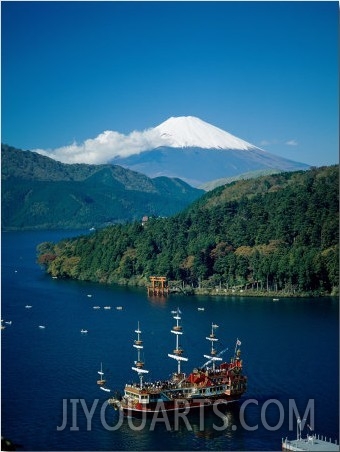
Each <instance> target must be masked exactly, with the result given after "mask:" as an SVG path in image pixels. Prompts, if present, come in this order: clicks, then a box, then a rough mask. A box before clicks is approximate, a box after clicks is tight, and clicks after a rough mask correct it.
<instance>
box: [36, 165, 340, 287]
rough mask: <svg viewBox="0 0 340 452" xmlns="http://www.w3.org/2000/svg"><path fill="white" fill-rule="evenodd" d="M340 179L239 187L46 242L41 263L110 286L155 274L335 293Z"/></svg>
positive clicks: (198, 282) (288, 178)
mask: <svg viewBox="0 0 340 452" xmlns="http://www.w3.org/2000/svg"><path fill="white" fill-rule="evenodd" d="M338 179H339V177H338V166H332V167H324V168H318V169H311V170H309V171H306V172H303V171H301V172H300V171H299V172H295V173H283V174H278V175H271V176H265V177H261V178H258V179H255V180H252V181H238V182H234V183H232V184H229V185H227V186H224V187H219V188H217V189H215V190H214V191H212V192H209V193H208V194H206V195H205V196H203V197H202V198H201V199H199V200H198V201H196V202H195V203H194V204H192V205H191V206H190V208H188V209H186V210H185V211H183V212H181V213H180V214H177V215H176V216H173V217H172V218H168V219H156V218H154V219H152V218H151V219H150V220H149V221H148V222H147V223H146V224H145V225H144V226H142V225H141V224H140V223H133V224H129V225H125V226H123V225H118V226H112V227H108V228H105V229H102V230H100V231H97V232H96V233H94V234H92V235H90V236H83V237H78V238H75V239H72V240H64V241H62V242H60V243H57V244H53V243H43V244H41V245H40V246H39V262H40V263H41V264H43V265H45V266H46V268H47V271H48V272H49V273H51V274H52V275H53V276H59V277H70V278H77V279H81V280H91V281H100V282H103V283H124V282H125V283H136V284H137V283H146V281H147V278H148V277H149V276H150V275H154V274H155V275H165V276H167V277H168V279H170V280H176V281H181V282H182V283H185V284H188V285H190V286H192V287H197V286H200V287H204V286H205V287H215V286H219V287H225V288H231V287H243V288H250V287H252V288H253V289H254V288H257V289H259V288H260V289H261V290H269V289H270V290H277V291H280V290H281V291H286V292H287V293H302V292H304V293H310V294H311V293H314V294H329V293H336V292H337V288H338V277H339V275H338V253H339V247H338V186H339V183H338Z"/></svg>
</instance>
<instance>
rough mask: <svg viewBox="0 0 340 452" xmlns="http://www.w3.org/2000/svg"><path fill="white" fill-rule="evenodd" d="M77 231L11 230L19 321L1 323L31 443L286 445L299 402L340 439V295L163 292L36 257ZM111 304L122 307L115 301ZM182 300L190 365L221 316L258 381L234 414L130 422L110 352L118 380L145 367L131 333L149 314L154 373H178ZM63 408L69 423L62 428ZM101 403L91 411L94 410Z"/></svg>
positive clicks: (7, 249)
mask: <svg viewBox="0 0 340 452" xmlns="http://www.w3.org/2000/svg"><path fill="white" fill-rule="evenodd" d="M74 234H75V233H74V232H73V233H72V232H65V231H44V232H41V231H40V232H37V231H34V232H6V233H2V313H1V318H2V319H3V320H4V322H6V321H12V324H11V325H9V324H6V323H4V325H5V326H6V328H5V329H4V330H2V332H1V349H2V354H1V359H2V361H1V371H2V416H1V422H2V435H4V436H5V437H7V438H10V439H11V440H12V441H13V442H15V443H17V444H20V445H21V446H22V448H21V450H34V451H40V450H45V451H48V450H55V451H57V450H68V451H71V450H75V451H82V450H103V451H106V450H245V451H251V450H281V438H283V437H286V436H288V437H289V438H295V437H296V413H297V412H298V414H300V415H301V417H303V416H304V414H305V413H306V414H307V417H308V419H307V422H308V423H314V427H315V431H316V433H320V434H322V435H326V436H327V438H328V437H331V438H333V440H334V439H339V427H338V425H339V312H338V307H339V306H338V300H337V299H335V298H324V299H280V300H279V301H276V302H274V301H273V300H272V299H271V298H246V297H244V298H237V297H227V298H223V297H216V298H215V297H185V296H180V295H171V296H169V297H168V298H167V299H166V300H161V299H157V298H155V299H149V298H148V297H147V294H146V291H145V290H144V289H131V288H123V287H116V286H104V285H100V284H92V283H84V282H78V281H64V280H55V279H51V278H50V277H49V276H47V275H46V274H45V273H44V272H43V271H42V270H41V269H40V268H39V266H38V265H37V264H36V251H35V248H36V246H37V244H38V243H40V242H42V241H46V240H58V239H60V238H62V237H65V236H71V235H74ZM88 295H91V297H89V296H88ZM26 305H31V306H32V308H31V309H26V308H25V306H26ZM95 305H98V306H101V309H99V310H94V309H93V306H95ZM108 305H110V306H112V309H111V310H104V309H103V307H104V306H108ZM116 306H122V307H123V309H122V310H120V311H119V310H116V309H115V307H116ZM177 306H179V307H180V309H181V311H182V318H183V321H182V325H183V330H184V335H183V341H182V345H183V348H184V349H185V354H186V356H188V357H189V361H188V363H184V365H183V370H184V371H185V372H189V371H190V370H191V369H192V368H194V367H197V366H200V365H202V364H203V363H204V362H205V358H204V357H203V354H206V353H207V352H208V350H209V344H208V342H207V341H206V340H205V337H206V335H207V334H208V333H209V330H210V326H211V323H212V322H215V323H217V324H218V325H219V329H218V336H219V338H220V347H221V349H222V348H226V347H229V349H228V351H227V352H226V353H225V355H224V356H225V358H228V359H229V357H230V356H231V355H232V354H233V349H234V345H235V341H236V339H237V338H239V339H240V340H241V341H242V347H241V348H242V358H243V362H244V370H245V373H246V374H247V376H248V392H247V393H246V394H245V395H244V396H243V399H242V400H241V401H240V402H239V403H237V404H234V405H230V407H228V408H227V409H226V411H225V413H224V414H223V417H222V415H219V413H217V414H214V413H205V416H204V418H201V417H200V416H199V415H198V414H195V415H191V416H189V417H188V423H186V422H185V420H184V419H180V420H179V422H178V425H175V424H174V422H173V421H172V420H171V421H169V423H167V422H166V421H165V420H163V421H157V422H154V424H153V425H151V421H148V422H147V423H146V424H145V426H144V427H143V425H140V424H139V423H138V422H137V421H134V420H131V419H130V420H129V419H124V420H123V421H122V422H121V420H120V418H119V414H118V412H116V411H114V410H113V409H112V408H110V407H106V405H105V401H106V400H107V398H108V396H109V394H107V393H105V392H103V391H100V390H99V388H98V386H97V384H96V380H97V379H98V378H97V377H98V374H97V371H98V370H99V368H100V363H101V362H102V363H103V370H104V372H105V378H106V379H107V382H108V383H107V385H108V387H109V388H111V390H112V391H114V390H119V391H122V389H123V387H124V384H125V383H126V382H131V381H132V380H133V379H135V375H133V371H132V370H131V366H132V365H133V361H134V360H135V358H136V356H135V349H133V347H132V341H133V339H134V336H135V334H134V330H135V328H136V326H137V322H138V321H140V324H141V329H142V330H143V340H144V359H145V367H146V368H147V369H149V371H150V373H149V375H148V377H147V379H150V380H154V379H156V380H164V379H166V378H168V376H169V375H170V374H171V373H172V372H173V371H175V367H176V366H175V364H176V363H174V362H173V360H171V359H170V358H168V356H167V354H168V353H169V352H171V351H172V349H173V346H174V337H173V335H171V333H170V329H171V327H172V326H173V319H172V316H171V310H173V309H176V307H177ZM198 307H204V308H205V310H204V311H198V310H197V308H198ZM39 325H43V326H45V328H44V329H42V328H39ZM82 328H84V329H87V330H88V334H85V335H84V334H81V333H80V330H81V329H82ZM64 408H65V410H66V413H67V423H66V427H65V428H63V429H59V430H58V426H59V427H61V426H62V424H63V409H64ZM91 408H93V413H92V414H93V415H92V417H90V416H89V415H88V416H86V414H85V413H86V410H88V411H91ZM294 409H295V410H296V411H294ZM133 422H135V423H134V424H133ZM134 425H135V427H134ZM138 426H140V428H139V429H138V430H137V428H138ZM216 427H219V429H217V428H216ZM306 433H307V427H305V429H304V431H303V434H304V435H305V434H306Z"/></svg>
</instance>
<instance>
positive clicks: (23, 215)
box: [1, 145, 203, 230]
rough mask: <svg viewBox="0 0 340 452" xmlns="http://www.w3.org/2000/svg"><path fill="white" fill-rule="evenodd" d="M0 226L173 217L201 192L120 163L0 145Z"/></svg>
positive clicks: (77, 226)
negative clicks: (58, 157)
mask: <svg viewBox="0 0 340 452" xmlns="http://www.w3.org/2000/svg"><path fill="white" fill-rule="evenodd" d="M1 163H2V164H1V180H2V194H1V201H2V228H3V229H5V230H20V229H57V228H60V229H72V228H73V229H81V228H89V227H103V226H105V225H108V224H114V223H121V222H123V223H124V222H128V221H134V220H137V219H139V220H140V219H141V218H142V217H143V216H144V215H147V216H150V215H154V216H169V215H173V214H175V213H177V212H179V211H180V210H182V209H183V208H185V207H186V206H187V205H188V204H190V203H191V202H192V201H193V200H195V199H197V198H198V197H199V196H201V195H202V193H203V191H202V190H198V189H195V188H193V187H191V186H190V185H188V184H186V183H185V182H183V181H181V180H179V179H170V178H166V177H159V178H155V179H150V178H148V177H147V176H145V175H143V174H140V173H137V172H135V171H131V170H128V169H124V168H122V167H120V166H118V165H87V164H63V163H60V162H57V161H55V160H53V159H51V158H49V157H45V156H42V155H40V154H37V153H35V152H30V151H22V150H19V149H15V148H13V147H10V146H7V145H2V146H1Z"/></svg>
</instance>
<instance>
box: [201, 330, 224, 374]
mask: <svg viewBox="0 0 340 452" xmlns="http://www.w3.org/2000/svg"><path fill="white" fill-rule="evenodd" d="M216 328H218V325H216V324H215V323H212V324H211V333H210V335H209V337H206V339H207V340H208V341H210V342H211V350H210V355H203V356H204V358H208V359H209V360H210V361H212V363H213V371H215V361H222V358H219V357H218V356H216V354H217V350H216V349H215V348H214V343H215V342H217V341H218V339H217V337H216V335H215V330H216Z"/></svg>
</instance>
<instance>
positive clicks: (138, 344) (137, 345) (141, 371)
mask: <svg viewBox="0 0 340 452" xmlns="http://www.w3.org/2000/svg"><path fill="white" fill-rule="evenodd" d="M135 333H137V339H136V340H135V341H134V344H133V346H134V347H135V348H136V349H137V361H135V366H136V367H132V370H134V371H135V372H137V374H138V376H139V382H140V387H141V388H142V387H143V374H147V373H149V371H148V370H146V369H143V367H144V362H143V361H142V360H141V350H143V341H142V340H141V334H142V332H141V330H140V327H139V322H138V328H137V329H136V330H135Z"/></svg>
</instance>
